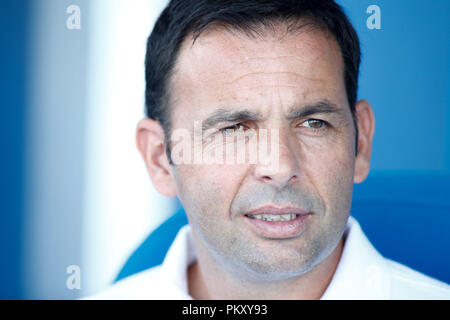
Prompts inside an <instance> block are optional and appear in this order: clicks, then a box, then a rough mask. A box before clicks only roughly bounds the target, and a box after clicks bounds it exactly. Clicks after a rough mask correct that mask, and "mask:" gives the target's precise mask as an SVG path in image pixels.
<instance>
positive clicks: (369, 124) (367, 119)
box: [353, 100, 375, 183]
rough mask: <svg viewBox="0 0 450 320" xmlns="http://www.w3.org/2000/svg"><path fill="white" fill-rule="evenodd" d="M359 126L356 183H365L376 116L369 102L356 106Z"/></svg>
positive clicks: (363, 101) (359, 103)
mask: <svg viewBox="0 0 450 320" xmlns="http://www.w3.org/2000/svg"><path fill="white" fill-rule="evenodd" d="M355 113H356V120H357V125H358V154H357V155H356V159H355V173H354V176H353V182H354V183H361V182H363V181H364V180H365V179H366V178H367V176H368V175H369V171H370V156H371V154H372V139H373V133H374V131H375V116H374V114H373V110H372V107H371V106H370V103H369V102H368V101H367V100H361V101H358V103H357V104H356V106H355Z"/></svg>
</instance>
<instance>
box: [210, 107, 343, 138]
mask: <svg viewBox="0 0 450 320" xmlns="http://www.w3.org/2000/svg"><path fill="white" fill-rule="evenodd" d="M324 113H325V114H327V113H336V114H341V115H342V116H343V110H342V109H341V108H339V107H338V106H337V105H336V104H334V103H332V102H330V101H328V100H322V101H319V102H317V103H313V104H310V105H306V106H301V107H296V108H294V109H292V110H291V111H290V112H289V114H288V115H287V117H286V118H287V119H288V120H293V119H299V118H304V117H308V116H311V115H314V114H324ZM261 119H262V116H261V115H260V114H259V113H256V112H253V111H249V110H239V109H237V110H236V109H232V110H227V109H218V110H216V111H215V112H214V113H213V114H212V115H210V116H209V117H208V118H206V119H205V120H203V121H202V131H203V132H204V131H206V130H208V129H210V128H213V127H215V126H217V125H218V124H221V123H231V122H245V121H258V120H261Z"/></svg>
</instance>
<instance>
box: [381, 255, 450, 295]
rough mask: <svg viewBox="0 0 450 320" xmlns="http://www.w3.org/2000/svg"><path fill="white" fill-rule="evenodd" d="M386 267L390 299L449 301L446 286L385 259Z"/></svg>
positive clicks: (449, 291)
mask: <svg viewBox="0 0 450 320" xmlns="http://www.w3.org/2000/svg"><path fill="white" fill-rule="evenodd" d="M386 265H387V267H388V268H389V271H390V276H391V279H390V280H391V298H392V299H419V300H427V299H432V300H441V299H443V300H448V299H450V286H449V285H448V284H446V283H444V282H442V281H439V280H436V279H434V278H431V277H429V276H427V275H424V274H423V273H420V272H418V271H416V270H413V269H411V268H409V267H407V266H405V265H403V264H400V263H398V262H395V261H392V260H390V259H386Z"/></svg>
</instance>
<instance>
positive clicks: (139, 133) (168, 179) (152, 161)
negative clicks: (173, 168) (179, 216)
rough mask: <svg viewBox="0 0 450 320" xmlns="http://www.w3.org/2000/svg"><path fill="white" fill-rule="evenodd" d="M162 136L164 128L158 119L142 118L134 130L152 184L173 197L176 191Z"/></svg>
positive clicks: (164, 193)
mask: <svg viewBox="0 0 450 320" xmlns="http://www.w3.org/2000/svg"><path fill="white" fill-rule="evenodd" d="M164 137H165V136H164V130H163V128H162V127H161V125H160V123H159V122H158V121H156V120H153V119H150V118H144V119H142V120H141V121H140V122H139V124H138V126H137V130H136V143H137V148H138V149H139V152H140V153H141V155H142V158H143V159H144V162H145V165H146V167H147V171H148V173H149V175H150V178H151V180H152V182H153V185H154V186H155V188H156V190H158V191H159V192H160V193H161V194H163V195H165V196H167V197H174V196H176V195H177V192H176V187H175V181H174V179H173V177H172V175H171V173H170V164H169V160H168V158H167V154H166V148H165V145H164Z"/></svg>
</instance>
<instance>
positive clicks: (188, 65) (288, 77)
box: [137, 0, 374, 280]
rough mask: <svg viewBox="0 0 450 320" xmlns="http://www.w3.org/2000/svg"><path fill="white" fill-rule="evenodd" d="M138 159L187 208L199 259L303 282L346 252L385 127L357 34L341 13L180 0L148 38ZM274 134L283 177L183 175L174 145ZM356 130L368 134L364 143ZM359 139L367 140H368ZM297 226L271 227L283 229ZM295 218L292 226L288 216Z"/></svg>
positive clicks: (274, 173) (199, 171)
mask: <svg viewBox="0 0 450 320" xmlns="http://www.w3.org/2000/svg"><path fill="white" fill-rule="evenodd" d="M147 50H148V51H147V58H146V80H147V88H146V112H147V117H148V118H147V119H144V120H143V121H141V123H140V124H139V127H138V135H137V137H138V147H139V149H140V151H141V153H142V155H143V156H144V159H145V162H146V165H147V169H148V170H149V173H150V176H151V178H152V181H153V183H154V185H155V187H156V188H157V189H158V190H159V191H160V192H161V193H163V194H165V195H168V196H174V195H178V197H179V198H180V200H181V202H182V204H183V206H184V208H185V210H186V213H187V215H188V219H189V222H190V224H191V226H192V230H193V233H194V237H195V239H196V244H197V249H198V250H199V252H201V253H202V254H203V255H208V256H209V257H210V258H211V261H214V263H216V264H217V265H221V266H223V267H224V268H226V269H227V270H228V271H229V272H231V273H232V274H234V275H235V276H237V277H242V278H245V279H253V280H276V279H286V278H289V277H292V276H296V275H301V274H304V273H306V272H308V271H309V270H311V269H312V268H313V267H314V266H316V265H317V264H319V263H320V262H321V261H323V260H324V259H325V258H326V257H328V256H329V255H330V254H331V252H332V251H333V250H334V249H335V248H336V246H337V244H338V242H339V240H340V239H341V236H342V233H343V231H344V228H345V224H346V221H347V218H348V215H349V211H350V206H351V198H352V188H353V183H354V182H361V181H363V180H364V179H365V177H366V176H367V174H368V172H369V160H370V153H371V140H372V135H373V130H374V119H373V114H372V111H371V108H370V106H369V104H368V103H367V102H366V101H360V102H358V103H356V91H357V79H358V69H359V63H360V52H359V42H358V38H357V35H356V33H355V31H354V29H353V27H352V26H351V24H350V23H349V22H348V20H347V18H346V17H345V15H344V14H343V12H342V11H341V9H340V7H339V6H338V5H336V4H335V3H334V2H333V1H324V0H320V1H312V0H309V1H306V0H305V1H286V0H279V1H269V0H267V1H261V0H260V1H257V0H254V1H186V0H180V1H172V2H171V3H170V4H169V5H168V7H167V8H166V9H165V10H164V11H163V13H162V14H161V17H160V18H159V20H158V21H157V23H156V25H155V28H154V30H153V32H152V34H151V35H150V38H149V41H148V48H147ZM195 121H201V122H202V123H207V124H209V129H211V130H209V131H208V132H209V133H208V136H206V137H205V139H204V140H203V141H202V142H201V143H202V144H203V145H204V146H205V147H208V144H209V143H210V142H208V141H212V140H211V139H209V138H212V137H214V136H222V135H223V134H224V132H225V131H224V129H227V128H228V129H230V130H234V131H235V132H236V134H237V135H239V134H240V132H245V131H246V130H247V129H254V130H255V131H258V130H261V129H267V130H270V129H276V130H277V132H278V136H279V141H278V150H279V159H278V166H277V167H273V166H268V165H264V164H261V163H256V164H250V163H244V164H236V163H235V164H180V165H178V164H173V163H171V162H170V151H171V149H170V144H169V143H168V142H169V141H170V135H171V133H172V132H174V131H175V130H179V129H186V130H188V131H189V132H193V131H194V122H195ZM358 129H359V130H358ZM358 131H359V134H358ZM281 213H283V214H284V215H283V219H286V220H290V219H293V220H291V221H285V222H279V223H274V222H264V221H261V220H259V219H255V218H261V217H262V218H264V219H273V218H274V216H276V217H277V218H279V217H280V214H281ZM288 215H289V216H288Z"/></svg>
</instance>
